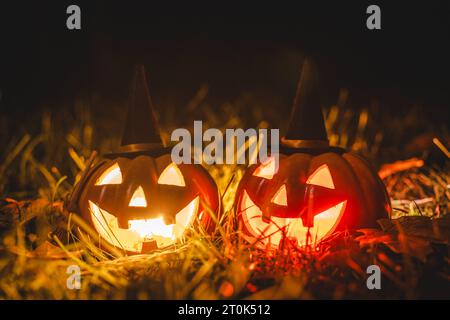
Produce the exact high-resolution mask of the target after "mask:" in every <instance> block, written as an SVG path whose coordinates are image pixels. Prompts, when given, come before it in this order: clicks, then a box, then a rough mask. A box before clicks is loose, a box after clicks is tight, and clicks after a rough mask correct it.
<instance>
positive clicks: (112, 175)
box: [95, 163, 122, 186]
mask: <svg viewBox="0 0 450 320" xmlns="http://www.w3.org/2000/svg"><path fill="white" fill-rule="evenodd" d="M121 183H122V172H121V171H120V167H119V164H118V163H115V164H113V165H112V166H111V167H109V168H108V169H106V170H105V172H103V173H102V175H101V176H100V177H99V178H98V179H97V181H96V182H95V185H96V186H103V185H107V184H121Z"/></svg>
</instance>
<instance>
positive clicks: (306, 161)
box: [235, 62, 391, 248]
mask: <svg viewBox="0 0 450 320" xmlns="http://www.w3.org/2000/svg"><path fill="white" fill-rule="evenodd" d="M314 80H315V78H314V77H313V73H312V71H311V65H310V63H309V62H305V64H304V66H303V71H302V77H301V79H300V83H299V87H298V90H297V95H296V99H295V102H294V108H293V112H292V115H291V121H290V125H289V128H288V132H287V134H286V136H285V137H284V138H283V139H282V141H281V144H282V148H281V152H282V154H280V155H279V163H278V168H277V166H276V162H275V156H276V155H272V157H271V158H268V160H267V161H265V162H264V163H260V164H256V165H253V166H251V167H250V168H249V169H248V170H247V171H246V173H245V175H244V177H243V178H242V180H241V182H240V184H239V187H238V191H237V195H236V202H235V208H236V211H237V213H238V219H239V222H240V227H241V230H242V234H243V236H244V238H245V239H247V240H248V241H249V242H251V243H256V244H257V246H259V247H261V248H262V247H271V248H277V247H278V246H279V244H280V243H282V240H283V239H284V238H288V239H290V240H292V241H293V242H294V243H296V244H297V245H299V246H303V245H305V244H311V243H318V242H320V241H321V240H322V239H324V238H325V237H327V236H329V235H331V234H332V233H333V232H335V231H342V230H346V229H354V228H362V227H374V226H376V221H377V220H378V219H380V218H387V217H389V216H390V212H391V207H390V202H389V197H388V195H387V192H386V189H385V187H384V185H383V183H382V181H381V180H380V178H379V177H378V175H377V173H376V171H375V170H374V169H372V168H371V166H370V164H369V163H368V162H367V161H366V160H364V159H363V158H362V157H360V156H358V155H356V154H354V153H351V152H346V151H345V150H343V149H341V148H336V147H330V146H328V139H327V137H326V131H325V126H324V121H323V116H322V114H321V111H320V105H319V102H318V101H319V99H318V98H319V97H318V95H317V91H316V87H315V83H314Z"/></svg>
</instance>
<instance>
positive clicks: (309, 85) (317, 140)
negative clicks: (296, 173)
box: [281, 60, 329, 152]
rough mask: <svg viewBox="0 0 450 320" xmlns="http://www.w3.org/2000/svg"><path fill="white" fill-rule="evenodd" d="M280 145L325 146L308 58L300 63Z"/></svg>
mask: <svg viewBox="0 0 450 320" xmlns="http://www.w3.org/2000/svg"><path fill="white" fill-rule="evenodd" d="M281 147H282V149H284V150H290V151H295V150H298V151H301V150H303V149H311V150H316V149H317V150H320V149H327V148H328V147H329V145H328V137H327V132H326V129H325V123H324V119H323V114H322V110H321V106H320V95H319V91H318V81H317V72H316V71H315V70H314V67H313V65H312V63H311V61H309V60H305V61H304V62H303V66H302V71H301V75H300V80H299V82H298V86H297V92H296V95H295V99H294V105H293V107H292V111H291V117H290V120H289V126H288V130H287V132H286V135H285V136H284V137H283V138H281ZM299 149H300V150H299ZM298 151H297V152H298Z"/></svg>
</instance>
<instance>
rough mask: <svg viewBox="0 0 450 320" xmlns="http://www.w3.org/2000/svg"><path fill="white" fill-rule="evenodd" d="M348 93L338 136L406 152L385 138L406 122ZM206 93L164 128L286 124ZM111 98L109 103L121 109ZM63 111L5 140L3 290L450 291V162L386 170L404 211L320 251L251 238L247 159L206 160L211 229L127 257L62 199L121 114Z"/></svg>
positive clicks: (349, 144)
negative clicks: (241, 211) (242, 192)
mask: <svg viewBox="0 0 450 320" xmlns="http://www.w3.org/2000/svg"><path fill="white" fill-rule="evenodd" d="M347 95H348V93H347V92H345V91H343V92H342V93H341V95H340V97H339V99H338V103H337V104H336V106H332V107H330V108H329V109H328V111H327V117H326V118H327V129H328V132H329V135H330V140H331V142H332V144H334V145H340V146H343V147H346V148H348V149H352V150H355V151H357V152H359V153H361V154H363V155H365V156H366V157H368V158H370V159H372V160H373V161H374V162H375V163H376V164H377V165H381V164H383V163H384V162H386V160H389V159H390V161H391V162H393V161H394V160H398V159H404V156H402V155H401V153H402V152H403V151H402V150H400V148H398V146H397V149H396V150H397V151H398V152H399V153H400V154H395V155H394V156H392V155H393V153H392V150H393V149H395V148H394V147H393V146H392V145H391V146H390V145H389V143H386V136H385V134H383V132H388V131H389V130H391V129H392V127H394V126H398V124H399V121H397V120H396V119H392V121H391V122H389V123H388V122H386V123H383V124H385V125H386V127H389V128H387V129H386V130H381V126H380V125H379V123H375V122H372V121H371V114H370V110H369V109H361V110H360V111H358V112H355V111H350V109H346V108H344V107H343V105H345V102H346V99H347V98H346V96H347ZM206 96H207V88H205V87H202V88H201V89H200V90H199V92H198V93H197V95H196V96H195V97H194V98H193V99H192V101H190V102H189V103H188V107H187V108H186V110H187V111H186V115H181V116H180V117H177V119H186V120H185V121H186V122H185V123H178V122H177V121H176V120H175V119H174V117H173V108H171V107H170V106H167V108H164V110H165V112H164V113H162V114H161V115H160V117H161V122H162V123H163V125H162V127H163V128H165V129H166V132H170V130H171V129H173V128H174V127H177V126H181V125H186V124H189V123H191V124H192V122H191V120H193V119H194V118H196V117H197V118H201V119H204V120H205V122H206V123H207V124H208V125H209V126H211V127H219V128H226V127H246V126H267V125H271V126H275V127H276V124H277V123H282V121H281V120H280V119H278V118H277V115H274V114H272V113H270V112H268V113H267V114H268V115H266V117H264V116H263V114H262V112H261V111H260V110H261V108H260V104H259V103H258V101H251V102H254V103H253V105H252V107H251V108H250V109H249V104H250V102H249V101H248V100H249V99H248V98H247V99H244V100H245V101H244V102H243V101H242V100H240V101H236V102H235V103H234V104H233V105H231V104H224V105H222V106H220V107H219V108H217V109H218V110H219V112H214V113H213V112H212V111H211V110H212V108H211V106H209V105H208V104H207V103H206V102H205V100H206V99H205V98H206ZM250 100H251V99H250ZM116 107H117V108H116ZM116 107H115V106H109V108H112V110H119V109H120V108H119V107H120V106H116ZM265 109H266V110H269V109H268V108H265ZM63 110H72V111H71V112H68V111H61V112H60V113H59V114H50V113H44V114H43V115H42V117H41V120H42V121H41V126H40V130H38V132H37V133H36V132H34V133H25V134H23V135H22V136H13V137H8V139H7V141H5V142H4V145H5V146H6V147H5V148H4V149H3V150H4V152H3V155H2V157H1V158H0V159H2V161H1V163H0V197H1V198H3V200H2V204H1V209H0V240H1V242H0V298H4V299H73V298H77V299H123V298H131V299H183V298H193V299H222V298H248V299H252V298H254V299H283V298H337V299H339V298H424V297H426V298H429V297H446V298H449V297H450V296H449V293H450V290H449V287H450V286H449V283H450V265H449V263H450V260H449V241H450V219H449V215H448V213H449V209H450V208H449V206H450V204H449V203H450V202H449V200H450V189H449V186H450V173H449V170H448V167H445V166H440V167H434V166H432V165H429V164H425V165H424V166H422V167H415V166H412V167H411V168H410V169H408V170H404V171H400V172H396V173H395V172H391V173H390V174H389V175H388V176H387V177H386V178H385V183H386V186H387V188H388V191H389V194H390V196H391V198H392V199H393V205H394V208H395V210H394V217H395V218H399V219H396V220H393V221H381V222H380V225H381V227H382V229H381V230H376V229H373V230H360V231H359V232H356V231H355V232H352V233H341V234H336V235H334V236H333V238H332V239H327V241H324V243H322V244H321V246H320V247H319V248H317V249H315V250H311V249H306V250H298V249H296V248H293V247H291V246H290V245H289V243H286V244H285V247H284V248H283V249H282V250H280V251H278V252H265V251H260V250H256V249H254V248H252V247H251V246H250V245H249V244H247V243H245V242H244V241H243V240H242V239H241V237H240V235H239V232H238V230H237V228H236V223H235V213H234V211H233V207H232V204H233V201H234V194H235V191H236V188H237V184H238V182H239V180H240V178H241V177H242V175H243V172H244V170H245V167H244V166H230V165H221V166H213V167H209V168H207V169H208V170H209V171H210V173H211V174H212V176H213V177H214V179H215V181H216V182H217V184H218V186H219V189H220V190H221V193H222V194H223V196H222V200H223V205H224V214H223V215H222V216H221V217H220V223H219V224H218V226H217V228H216V230H215V232H214V234H213V235H206V234H205V233H204V232H202V231H201V230H191V232H190V234H189V235H188V236H186V239H185V241H184V243H180V244H178V245H176V246H174V247H173V248H170V249H168V250H165V251H161V252H154V253H152V254H149V255H139V256H130V257H127V256H123V254H122V253H121V252H115V251H114V250H112V251H111V252H106V251H101V250H99V249H98V248H97V247H96V246H95V245H94V244H93V242H92V236H93V233H92V230H90V228H89V226H87V225H86V224H85V223H84V222H83V221H82V220H81V219H80V218H79V217H78V216H77V215H74V214H72V213H69V212H66V211H64V209H63V205H62V203H63V201H64V199H65V197H66V196H67V194H68V192H70V190H71V188H72V186H73V185H74V183H75V182H76V181H77V179H79V176H80V172H81V171H82V170H83V169H84V166H85V161H86V159H87V158H88V156H89V155H90V153H91V151H92V149H93V148H94V146H95V148H96V149H97V150H99V152H100V153H102V152H106V151H108V150H110V149H111V148H112V147H113V146H114V145H117V144H118V138H119V137H118V136H117V135H116V134H114V135H112V136H110V137H107V138H104V137H103V138H101V139H100V138H99V135H96V132H104V131H105V128H109V130H110V128H112V127H114V126H116V127H117V123H118V120H117V119H120V117H121V115H122V114H121V113H120V112H118V113H117V118H116V119H103V120H102V121H98V118H97V122H95V121H94V116H93V114H92V113H91V112H90V111H89V109H88V108H87V107H86V106H85V104H82V103H79V104H76V105H75V107H73V108H66V109H63ZM171 110H172V111H171ZM67 112H68V113H67ZM111 114H115V113H114V112H111ZM2 123H6V124H5V126H4V127H3V128H2V131H3V130H4V132H8V131H9V129H8V128H9V127H8V126H11V125H12V124H8V122H7V121H3V122H2ZM400 129H401V128H399V127H398V128H397V130H400ZM115 131H120V130H115ZM2 136H3V135H2ZM99 140H101V141H99ZM392 140H393V141H394V142H393V144H394V145H395V144H396V143H398V141H396V140H395V137H393V138H392ZM383 150H389V153H388V154H384V153H383ZM394 171H395V170H394ZM73 264H76V265H79V266H80V267H81V269H82V272H83V273H82V288H81V290H69V289H67V286H66V279H67V276H68V275H67V274H66V270H67V267H68V266H69V265H73ZM370 264H378V265H380V266H381V268H382V271H383V287H382V290H380V291H376V290H375V291H370V290H368V289H367V287H366V278H367V274H366V267H367V266H368V265H370Z"/></svg>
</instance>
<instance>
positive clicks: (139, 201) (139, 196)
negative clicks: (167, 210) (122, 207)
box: [128, 186, 147, 208]
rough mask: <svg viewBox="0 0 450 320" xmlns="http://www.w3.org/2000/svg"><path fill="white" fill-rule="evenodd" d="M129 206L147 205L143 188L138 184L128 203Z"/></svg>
mask: <svg viewBox="0 0 450 320" xmlns="http://www.w3.org/2000/svg"><path fill="white" fill-rule="evenodd" d="M128 206H130V207H144V208H145V207H147V200H145V193H144V189H142V187H141V186H139V187H138V188H137V189H136V190H135V191H134V192H133V196H132V197H131V199H130V203H129V204H128Z"/></svg>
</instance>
